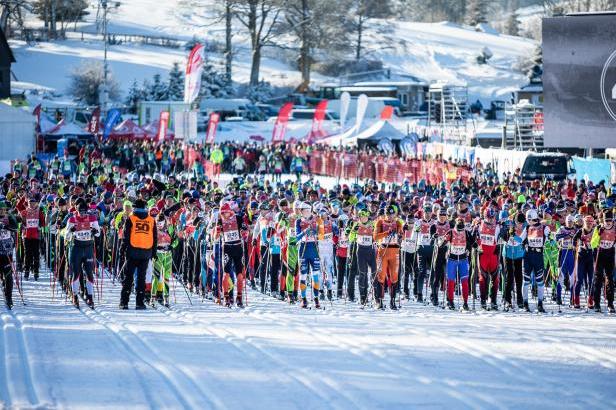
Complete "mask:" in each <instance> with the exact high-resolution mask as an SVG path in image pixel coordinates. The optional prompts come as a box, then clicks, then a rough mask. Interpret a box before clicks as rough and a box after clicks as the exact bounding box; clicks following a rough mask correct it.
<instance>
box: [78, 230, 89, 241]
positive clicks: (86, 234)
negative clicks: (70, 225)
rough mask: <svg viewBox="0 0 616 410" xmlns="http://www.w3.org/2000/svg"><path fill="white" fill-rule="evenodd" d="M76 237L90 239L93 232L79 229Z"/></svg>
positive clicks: (82, 239)
mask: <svg viewBox="0 0 616 410" xmlns="http://www.w3.org/2000/svg"><path fill="white" fill-rule="evenodd" d="M75 239H77V240H78V241H89V240H90V239H92V232H90V231H77V232H75Z"/></svg>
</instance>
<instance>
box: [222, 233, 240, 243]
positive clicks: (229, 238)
mask: <svg viewBox="0 0 616 410" xmlns="http://www.w3.org/2000/svg"><path fill="white" fill-rule="evenodd" d="M224 239H225V242H235V241H239V240H240V234H239V232H238V231H229V232H224Z"/></svg>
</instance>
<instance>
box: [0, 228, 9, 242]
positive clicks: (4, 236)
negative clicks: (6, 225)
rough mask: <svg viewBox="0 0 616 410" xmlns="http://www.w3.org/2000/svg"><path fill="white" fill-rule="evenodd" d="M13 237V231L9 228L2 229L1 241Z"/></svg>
mask: <svg viewBox="0 0 616 410" xmlns="http://www.w3.org/2000/svg"><path fill="white" fill-rule="evenodd" d="M9 239H11V233H10V232H9V231H7V230H2V231H0V241H6V240H9Z"/></svg>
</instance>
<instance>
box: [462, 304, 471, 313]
mask: <svg viewBox="0 0 616 410" xmlns="http://www.w3.org/2000/svg"><path fill="white" fill-rule="evenodd" d="M462 310H464V311H465V312H468V311H469V310H470V309H469V308H468V303H467V302H464V304H463V305H462Z"/></svg>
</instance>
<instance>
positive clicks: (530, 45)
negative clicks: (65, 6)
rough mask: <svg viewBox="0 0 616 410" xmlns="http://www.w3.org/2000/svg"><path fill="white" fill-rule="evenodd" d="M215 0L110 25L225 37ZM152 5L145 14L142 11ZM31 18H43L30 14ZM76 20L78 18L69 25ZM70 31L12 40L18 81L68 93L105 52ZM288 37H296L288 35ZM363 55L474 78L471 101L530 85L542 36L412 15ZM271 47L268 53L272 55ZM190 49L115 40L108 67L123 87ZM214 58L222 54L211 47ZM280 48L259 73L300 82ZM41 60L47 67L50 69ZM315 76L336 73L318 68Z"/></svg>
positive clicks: (121, 14)
mask: <svg viewBox="0 0 616 410" xmlns="http://www.w3.org/2000/svg"><path fill="white" fill-rule="evenodd" d="M214 3H216V2H214V1H210V0H206V1H199V0H170V1H166V2H159V3H157V4H156V5H155V6H153V5H152V2H150V1H148V0H129V1H124V2H122V3H121V5H120V7H119V9H117V10H113V11H111V12H110V14H109V18H110V23H109V31H110V33H123V34H147V35H155V36H160V35H164V36H170V37H174V38H177V39H179V40H189V39H190V38H192V37H193V35H196V36H198V37H199V38H205V39H206V40H209V41H215V42H218V43H222V42H223V41H224V26H223V23H222V22H221V21H220V20H217V19H215V18H213V16H214V14H213V6H214ZM97 4H98V2H97V1H91V7H90V10H89V11H90V15H89V16H87V17H86V21H85V22H83V23H79V24H78V28H79V29H80V30H84V31H87V32H90V33H94V32H96V15H97V8H96V5H97ZM144 10H148V13H147V17H144V14H143V11H144ZM27 24H28V26H36V25H40V24H41V22H40V21H39V20H36V19H34V17H33V16H29V18H28V19H27ZM71 28H72V26H71ZM68 35H69V39H68V40H66V41H57V42H53V43H40V44H36V45H27V44H25V43H23V42H18V41H11V46H12V47H14V49H15V50H14V51H15V56H16V59H17V63H16V64H14V66H13V71H14V73H15V75H16V76H17V78H18V80H19V81H22V82H29V83H35V84H40V85H42V86H46V87H51V88H55V89H56V90H57V91H58V92H60V93H66V91H67V88H68V84H69V74H70V72H71V70H72V69H74V68H75V67H76V66H78V65H79V64H81V63H82V62H84V61H88V60H102V58H103V51H102V42H101V41H100V37H98V39H97V40H94V37H92V36H88V35H85V40H84V41H81V35H80V34H76V33H70V32H69V33H68ZM289 41H293V40H292V39H290V40H289ZM233 42H234V48H235V50H234V69H233V79H234V81H236V82H238V83H245V82H247V81H248V78H249V71H250V39H249V37H248V36H247V35H246V33H245V30H244V29H243V27H241V26H240V24H239V23H237V22H235V26H234V36H233ZM364 45H365V50H364V55H365V56H366V57H367V58H371V59H375V58H377V59H380V60H382V61H383V63H384V66H385V67H386V68H390V69H391V70H392V71H393V72H394V73H396V74H410V75H414V76H416V77H418V78H420V79H423V80H425V81H427V82H430V81H436V80H442V81H449V82H453V83H458V84H468V86H469V96H470V98H471V100H472V101H474V100H475V99H477V98H480V99H481V100H483V102H484V105H485V104H489V101H490V100H492V99H495V98H498V99H503V98H504V99H509V97H510V96H511V95H510V92H511V91H513V90H515V89H517V88H519V87H520V86H522V85H524V84H525V83H526V81H527V79H526V77H525V75H524V74H523V73H521V72H519V71H517V69H516V67H517V65H518V62H519V60H520V59H522V58H527V57H529V56H530V55H532V51H533V49H534V47H535V45H536V43H535V42H534V41H532V40H528V39H524V38H521V37H511V36H506V35H499V34H490V33H484V32H477V31H475V30H474V29H473V28H471V27H466V26H460V25H456V24H453V23H449V22H442V23H414V22H402V21H394V20H372V21H370V22H369V30H368V31H366V33H365V35H364ZM484 47H487V48H488V49H489V50H490V51H491V52H492V53H493V54H494V56H493V57H492V59H490V61H489V62H488V64H484V65H478V64H477V63H476V60H475V58H476V57H477V56H478V55H479V54H480V53H481V51H482V49H483V48H484ZM267 53H270V54H269V57H267V55H268V54H267ZM186 55H187V52H185V51H184V50H182V49H177V50H174V49H169V48H163V47H156V46H147V45H141V44H124V45H118V46H111V47H110V52H109V56H108V57H109V62H110V67H111V70H112V72H113V75H114V77H115V78H116V79H117V80H118V81H119V83H120V84H121V86H122V89H123V91H124V92H125V91H126V90H127V89H128V86H129V85H130V83H131V82H132V81H133V79H137V80H138V81H140V82H141V81H142V80H143V79H145V78H148V79H151V77H152V75H153V74H155V73H161V74H166V73H167V72H168V71H169V69H170V68H171V66H172V64H173V63H174V62H179V63H180V64H182V65H183V64H184V63H185V59H186ZM208 57H209V58H211V59H212V61H213V62H214V63H215V64H219V63H220V64H221V63H222V61H223V58H222V55H221V54H218V53H208ZM277 57H280V54H277V53H276V52H275V51H274V50H272V49H269V50H266V57H265V58H264V59H263V62H262V64H261V77H262V78H264V79H266V80H267V81H270V82H271V83H273V84H278V85H292V86H296V85H298V84H299V81H300V77H301V76H300V73H299V71H298V70H297V69H296V68H294V67H292V66H290V65H289V64H287V63H286V62H283V61H281V60H280V59H279V58H277ZM41 67H45V69H44V70H42V69H41ZM312 77H313V81H314V82H315V83H319V82H323V81H326V80H331V79H329V78H327V77H324V76H321V75H319V74H317V73H313V76H312Z"/></svg>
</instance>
